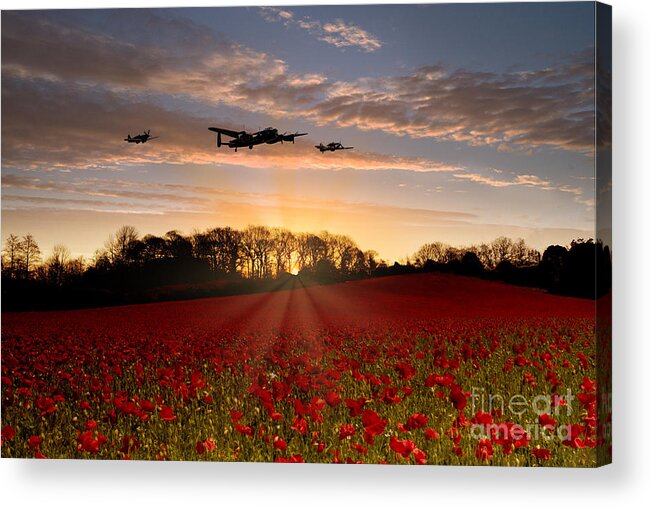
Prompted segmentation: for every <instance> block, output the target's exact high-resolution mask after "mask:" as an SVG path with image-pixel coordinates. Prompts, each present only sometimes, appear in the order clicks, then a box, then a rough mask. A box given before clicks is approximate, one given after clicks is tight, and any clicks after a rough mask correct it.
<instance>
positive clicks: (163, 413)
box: [158, 405, 176, 421]
mask: <svg viewBox="0 0 651 507" xmlns="http://www.w3.org/2000/svg"><path fill="white" fill-rule="evenodd" d="M158 417H160V418H161V419H162V420H163V421H173V420H174V419H176V416H175V415H174V410H172V407H168V406H167V405H163V406H162V407H160V411H159V412H158Z"/></svg>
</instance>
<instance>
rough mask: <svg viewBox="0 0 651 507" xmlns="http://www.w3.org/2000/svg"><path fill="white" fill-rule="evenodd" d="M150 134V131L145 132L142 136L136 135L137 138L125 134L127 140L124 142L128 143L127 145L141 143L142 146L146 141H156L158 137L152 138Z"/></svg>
mask: <svg viewBox="0 0 651 507" xmlns="http://www.w3.org/2000/svg"><path fill="white" fill-rule="evenodd" d="M150 132H151V130H146V131H144V132H143V133H142V134H138V135H137V136H133V137H131V135H130V134H127V138H126V139H125V141H126V142H128V143H136V144H140V143H143V144H144V143H146V142H147V141H151V140H152V139H158V136H156V137H153V136H152V135H151V134H150Z"/></svg>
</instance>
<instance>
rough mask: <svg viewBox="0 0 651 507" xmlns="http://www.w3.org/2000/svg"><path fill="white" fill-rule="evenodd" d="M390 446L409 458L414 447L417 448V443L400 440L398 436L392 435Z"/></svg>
mask: <svg viewBox="0 0 651 507" xmlns="http://www.w3.org/2000/svg"><path fill="white" fill-rule="evenodd" d="M389 447H391V449H392V450H394V451H395V452H397V453H398V454H400V455H401V456H402V457H403V458H405V459H407V458H408V457H409V455H410V454H411V453H412V452H413V451H414V449H416V443H415V442H412V441H411V440H398V439H397V438H396V437H391V440H390V441H389Z"/></svg>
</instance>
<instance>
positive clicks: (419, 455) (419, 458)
mask: <svg viewBox="0 0 651 507" xmlns="http://www.w3.org/2000/svg"><path fill="white" fill-rule="evenodd" d="M413 454H414V460H416V464H417V465H426V464H427V454H425V453H424V452H423V451H421V450H420V449H418V448H416V449H414V453H413Z"/></svg>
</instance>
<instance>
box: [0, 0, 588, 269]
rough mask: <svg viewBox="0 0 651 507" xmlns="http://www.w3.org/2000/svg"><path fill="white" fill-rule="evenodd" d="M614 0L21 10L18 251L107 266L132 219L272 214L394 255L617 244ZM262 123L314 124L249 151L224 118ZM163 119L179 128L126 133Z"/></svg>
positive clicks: (6, 148) (11, 100)
mask: <svg viewBox="0 0 651 507" xmlns="http://www.w3.org/2000/svg"><path fill="white" fill-rule="evenodd" d="M593 9H594V5H593V4H592V3H589V2H569V3H556V4H541V3H533V4H474V5H464V4H457V5H453V4H435V5H402V6H391V5H376V6H316V7H287V8H284V7H273V8H265V7H262V8H258V7H250V8H240V7H238V8H233V7H229V8H224V7H219V8H170V9H133V10H132V9H129V10H123V9H98V10H70V11H54V10H53V11H29V12H28V11H3V15H2V46H3V50H2V53H3V54H2V97H3V106H4V107H3V115H2V132H3V135H2V240H3V244H4V241H5V239H6V237H7V236H8V235H9V234H16V235H19V236H23V235H24V234H27V233H31V234H32V235H33V236H34V237H35V239H36V240H37V241H38V242H39V245H40V246H41V249H42V251H43V257H44V258H45V257H47V255H48V254H49V252H50V251H51V249H52V247H53V246H54V245H55V244H58V243H61V244H64V245H66V246H67V247H68V248H69V249H70V251H71V253H72V254H73V255H74V256H79V255H83V256H84V257H86V258H91V257H92V255H93V254H94V252H95V250H96V249H97V248H101V246H102V245H103V244H104V241H105V240H106V238H107V237H108V236H109V234H111V233H113V232H115V231H116V230H117V229H118V227H119V226H121V225H123V224H132V225H133V226H135V227H136V228H137V229H138V231H139V232H140V233H141V234H143V235H144V234H147V233H149V234H154V235H163V234H164V233H165V232H167V231H169V230H175V229H176V230H179V231H180V232H182V233H183V234H186V235H190V234H192V231H193V230H195V229H198V230H205V229H206V228H209V227H226V226H229V227H233V228H235V229H242V228H244V227H246V226H247V225H248V224H255V225H265V226H268V227H285V228H287V229H289V230H291V231H292V232H301V231H307V232H315V233H316V232H319V231H323V230H327V231H329V232H331V233H333V234H345V235H348V236H350V237H351V238H352V239H353V240H354V241H356V242H357V243H358V245H359V247H360V248H361V249H362V250H369V249H373V250H376V251H377V252H378V254H379V256H380V257H381V258H382V259H385V260H386V261H387V262H393V261H396V260H398V259H401V258H405V257H406V256H408V255H412V254H413V253H414V252H415V251H416V250H417V249H418V248H419V247H420V246H421V245H422V244H424V243H429V242H434V241H440V242H442V243H445V244H449V245H451V246H457V247H461V245H463V246H466V245H472V244H479V243H483V242H489V241H492V240H493V239H495V238H497V237H499V236H506V237H509V238H511V239H516V238H523V239H524V240H525V242H526V243H527V244H528V245H529V246H531V247H532V248H535V249H536V250H539V251H541V252H542V251H543V250H544V248H545V247H546V246H549V245H553V244H559V245H564V246H565V245H568V244H569V243H570V241H571V240H572V239H578V238H585V239H587V238H593V239H595V240H596V231H595V209H594V200H595V190H594V187H595V183H596V180H595V178H594V161H595V153H594V103H593V99H594V89H593V86H592V85H593V82H594V78H595V76H594V64H595V62H594V47H593V45H594V23H593V21H594V12H593ZM470 13H472V15H470ZM550 26H552V27H553V30H550ZM28 34H29V35H28ZM80 48H83V50H80ZM423 48H427V50H425V51H424V50H423ZM242 125H244V126H246V129H247V130H249V131H251V130H258V128H259V127H260V128H263V127H266V126H273V127H275V128H278V129H279V131H280V132H285V131H287V132H296V131H298V132H307V133H308V135H307V136H305V137H300V138H297V140H296V144H291V143H285V144H284V145H280V144H278V145H260V146H255V147H254V148H253V150H241V151H238V153H234V152H233V150H231V149H229V148H227V147H224V146H222V147H221V148H217V146H216V139H215V138H216V136H215V135H214V134H213V133H211V132H209V131H208V130H207V127H209V126H219V127H224V128H236V129H238V130H239V129H241V128H242ZM143 129H151V131H152V135H156V136H160V139H157V140H154V141H151V142H150V143H147V144H144V145H137V146H136V145H131V144H127V143H124V142H123V141H122V139H123V138H124V137H126V136H127V134H131V135H136V134H138V133H140V132H142V130H143ZM330 141H342V142H343V143H344V144H345V145H347V146H354V147H355V149H354V150H350V151H347V152H334V153H325V154H321V153H319V152H318V151H317V150H315V148H314V147H313V146H314V145H316V144H318V143H319V142H323V143H328V142H330Z"/></svg>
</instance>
